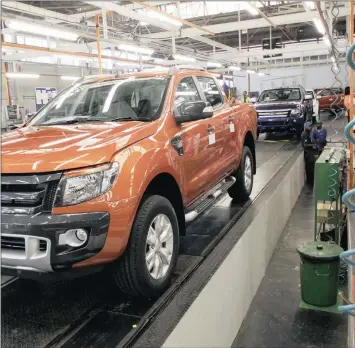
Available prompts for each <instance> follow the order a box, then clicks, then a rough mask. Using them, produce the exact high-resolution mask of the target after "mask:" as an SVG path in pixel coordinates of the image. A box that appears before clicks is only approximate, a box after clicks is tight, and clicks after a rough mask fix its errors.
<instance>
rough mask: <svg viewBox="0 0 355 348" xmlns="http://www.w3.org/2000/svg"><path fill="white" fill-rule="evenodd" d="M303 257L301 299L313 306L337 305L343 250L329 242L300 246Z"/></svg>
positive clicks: (299, 249)
mask: <svg viewBox="0 0 355 348" xmlns="http://www.w3.org/2000/svg"><path fill="white" fill-rule="evenodd" d="M297 251H298V253H299V254H300V256H301V269H300V274H301V297H302V300H303V301H304V302H306V303H308V304H310V305H312V306H318V307H329V306H333V305H335V304H336V303H337V296H338V277H339V264H340V260H339V254H340V253H341V252H342V251H343V249H342V248H341V247H340V246H339V245H337V244H335V243H329V242H307V243H303V244H301V245H299V246H298V247H297Z"/></svg>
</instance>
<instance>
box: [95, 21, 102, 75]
mask: <svg viewBox="0 0 355 348" xmlns="http://www.w3.org/2000/svg"><path fill="white" fill-rule="evenodd" d="M95 22H96V42H97V59H98V61H99V75H102V61H101V42H100V15H96V16H95Z"/></svg>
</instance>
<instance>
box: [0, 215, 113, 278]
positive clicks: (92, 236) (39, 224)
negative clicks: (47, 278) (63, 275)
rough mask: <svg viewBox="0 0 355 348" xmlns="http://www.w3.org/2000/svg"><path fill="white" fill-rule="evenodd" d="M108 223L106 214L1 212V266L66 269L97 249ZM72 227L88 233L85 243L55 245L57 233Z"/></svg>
mask: <svg viewBox="0 0 355 348" xmlns="http://www.w3.org/2000/svg"><path fill="white" fill-rule="evenodd" d="M109 222H110V216H109V213H83V214H62V215H52V214H38V215H14V214H2V215H1V267H2V268H3V269H8V270H15V271H32V272H53V271H60V270H69V269H71V268H72V265H73V264H75V263H77V262H80V261H83V260H86V259H88V258H90V257H92V256H94V255H96V254H97V253H98V252H100V251H101V249H102V248H103V247H104V245H105V241H106V237H107V232H108V228H109ZM75 228H84V229H85V230H87V231H88V232H89V238H88V241H87V243H86V244H85V245H84V246H82V247H79V248H71V247H69V246H60V245H58V239H59V235H60V234H61V233H64V232H65V231H67V230H68V229H75ZM7 273H8V272H7Z"/></svg>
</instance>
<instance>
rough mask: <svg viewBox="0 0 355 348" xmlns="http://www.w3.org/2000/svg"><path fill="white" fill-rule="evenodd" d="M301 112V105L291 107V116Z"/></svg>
mask: <svg viewBox="0 0 355 348" xmlns="http://www.w3.org/2000/svg"><path fill="white" fill-rule="evenodd" d="M300 112H301V107H300V106H299V105H298V106H297V107H296V108H295V109H291V116H295V115H298V114H299V113H300Z"/></svg>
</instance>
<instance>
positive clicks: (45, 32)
mask: <svg viewBox="0 0 355 348" xmlns="http://www.w3.org/2000/svg"><path fill="white" fill-rule="evenodd" d="M6 25H7V26H8V27H9V28H10V29H13V30H15V31H24V32H27V33H31V34H37V35H41V36H50V37H55V38H58V39H63V40H68V41H76V40H77V39H78V37H79V35H77V34H74V33H70V32H68V31H63V30H58V29H52V28H47V27H46V28H45V27H42V26H38V25H37V24H30V23H26V22H18V21H13V20H11V21H9V22H7V23H6Z"/></svg>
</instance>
